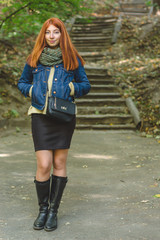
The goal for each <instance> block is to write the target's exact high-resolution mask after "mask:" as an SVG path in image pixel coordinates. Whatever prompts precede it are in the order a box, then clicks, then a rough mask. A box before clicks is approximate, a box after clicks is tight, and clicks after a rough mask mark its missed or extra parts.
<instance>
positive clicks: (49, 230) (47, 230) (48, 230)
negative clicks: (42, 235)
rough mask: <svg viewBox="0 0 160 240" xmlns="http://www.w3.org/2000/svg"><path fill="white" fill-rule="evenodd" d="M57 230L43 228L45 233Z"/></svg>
mask: <svg viewBox="0 0 160 240" xmlns="http://www.w3.org/2000/svg"><path fill="white" fill-rule="evenodd" d="M56 229H57V227H55V228H45V227H44V230H45V231H46V232H52V231H54V230H56Z"/></svg>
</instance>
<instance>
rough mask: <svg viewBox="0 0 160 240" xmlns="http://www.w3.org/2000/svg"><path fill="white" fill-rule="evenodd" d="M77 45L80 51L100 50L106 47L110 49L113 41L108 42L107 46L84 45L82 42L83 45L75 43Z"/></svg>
mask: <svg viewBox="0 0 160 240" xmlns="http://www.w3.org/2000/svg"><path fill="white" fill-rule="evenodd" d="M74 45H75V47H76V48H77V50H78V52H86V51H88V52H93V51H94V52H100V51H104V49H108V48H109V47H110V46H111V43H108V44H106V46H96V45H93V46H84V44H82V45H81V46H79V45H76V44H74Z"/></svg>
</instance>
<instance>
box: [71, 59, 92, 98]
mask: <svg viewBox="0 0 160 240" xmlns="http://www.w3.org/2000/svg"><path fill="white" fill-rule="evenodd" d="M78 62H79V66H78V68H76V69H75V70H74V80H75V82H73V85H74V96H75V97H77V98H78V97H81V96H83V95H85V94H87V93H88V92H89V90H90V88H91V85H90V83H89V80H88V78H87V75H86V73H85V70H84V67H83V66H82V64H81V62H80V60H79V59H78Z"/></svg>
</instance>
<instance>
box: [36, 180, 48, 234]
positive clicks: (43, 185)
mask: <svg viewBox="0 0 160 240" xmlns="http://www.w3.org/2000/svg"><path fill="white" fill-rule="evenodd" d="M34 182H35V185H36V190H37V198H38V203H39V214H38V217H37V219H36V220H35V222H34V224H33V228H34V229H35V230H41V229H43V228H44V225H45V222H46V219H47V214H48V206H49V203H48V200H49V192H50V179H49V180H47V181H45V182H39V181H37V180H35V181H34Z"/></svg>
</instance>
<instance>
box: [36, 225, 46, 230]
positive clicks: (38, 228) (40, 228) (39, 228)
mask: <svg viewBox="0 0 160 240" xmlns="http://www.w3.org/2000/svg"><path fill="white" fill-rule="evenodd" d="M33 229H34V230H42V229H44V227H35V226H33Z"/></svg>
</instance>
